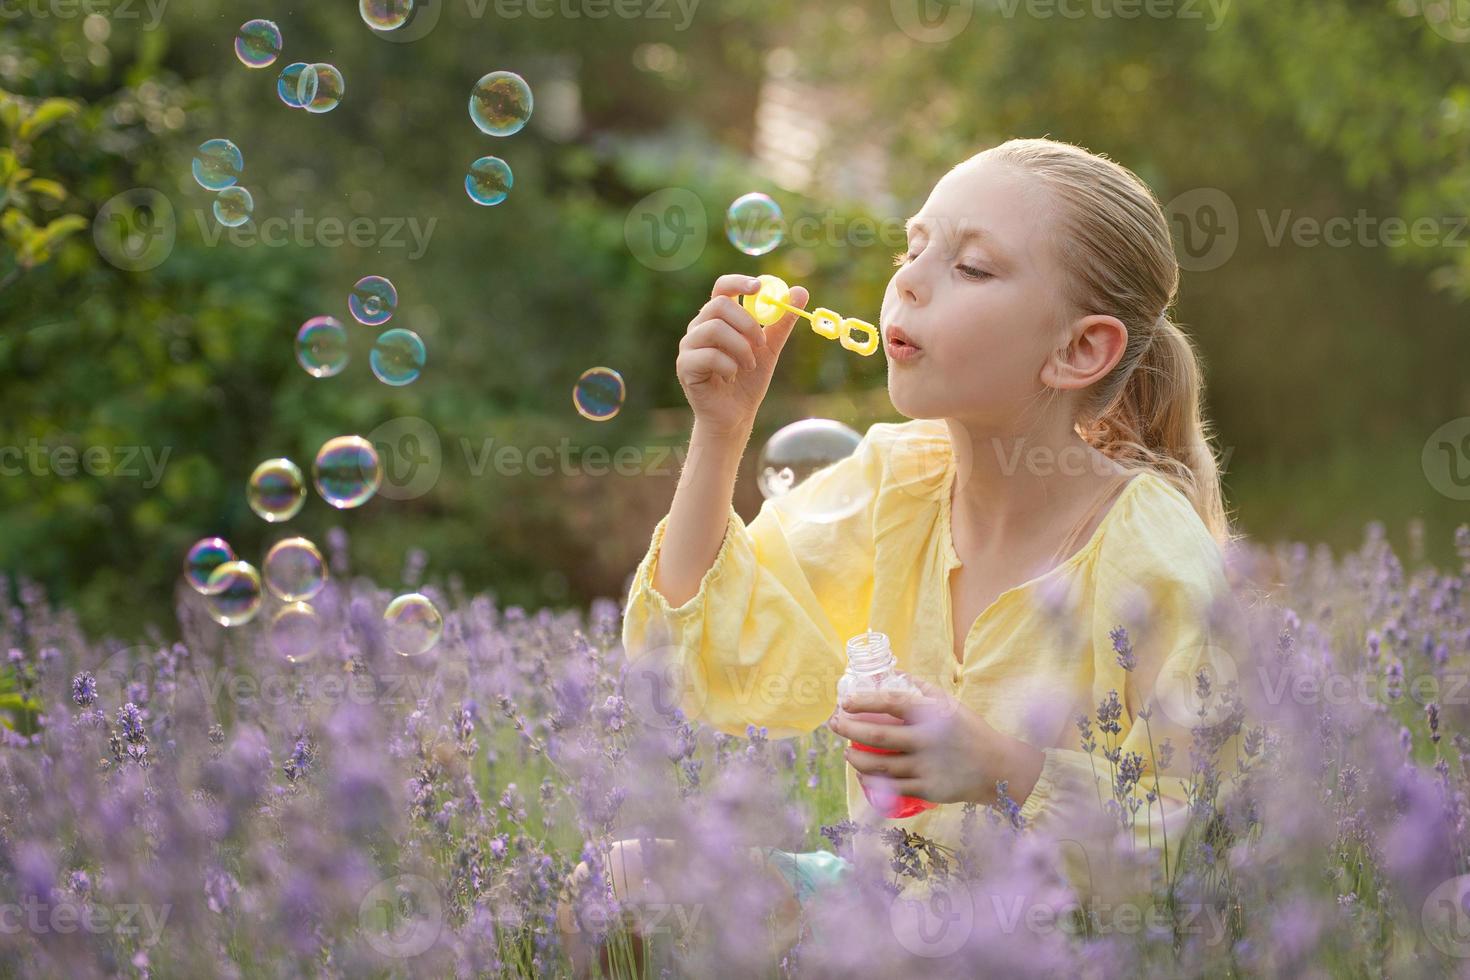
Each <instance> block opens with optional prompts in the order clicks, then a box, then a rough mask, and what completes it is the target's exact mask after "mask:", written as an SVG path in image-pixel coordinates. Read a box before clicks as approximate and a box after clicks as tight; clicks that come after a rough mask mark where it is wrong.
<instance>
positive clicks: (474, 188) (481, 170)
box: [464, 157, 513, 205]
mask: <svg viewBox="0 0 1470 980" xmlns="http://www.w3.org/2000/svg"><path fill="white" fill-rule="evenodd" d="M512 182H513V178H512V176H511V172H510V165H509V164H507V163H506V162H505V161H504V160H502V159H500V157H480V159H478V160H476V161H475V162H474V163H472V164H470V172H469V173H468V174H467V175H466V176H465V179H464V189H465V191H466V192H467V193H468V194H469V195H470V200H471V201H474V202H475V203H476V204H484V205H490V204H499V203H500V202H501V201H503V200H505V197H506V195H507V194H508V193H510V185H511V183H512Z"/></svg>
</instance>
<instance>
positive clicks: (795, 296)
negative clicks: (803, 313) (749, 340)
mask: <svg viewBox="0 0 1470 980" xmlns="http://www.w3.org/2000/svg"><path fill="white" fill-rule="evenodd" d="M809 299H811V294H810V293H808V292H807V291H806V287H805V286H792V287H791V295H790V297H789V298H788V301H789V302H790V303H791V305H792V306H799V307H801V308H802V309H806V304H807V300H809ZM801 319H802V318H801V317H798V316H797V315H796V314H795V313H787V314H786V315H785V316H783V317H782V318H781V319H779V320H777V321H776V322H775V323H773V324H771V325H770V326H769V327H767V328H766V343H767V344H769V345H770V348H771V350H772V351H774V352H775V353H776V356H777V357H779V356H780V355H781V351H782V350H783V349H784V348H785V347H786V341H787V340H789V339H790V338H791V334H792V332H793V331H794V330H795V329H796V323H797V321H798V320H801Z"/></svg>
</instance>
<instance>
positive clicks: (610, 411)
mask: <svg viewBox="0 0 1470 980" xmlns="http://www.w3.org/2000/svg"><path fill="white" fill-rule="evenodd" d="M627 393H628V389H627V386H626V385H624V384H623V376H622V375H621V374H619V373H618V372H616V371H614V370H613V369H612V368H608V367H595V368H588V369H587V370H585V371H583V372H582V376H581V377H580V378H578V379H577V383H576V385H575V386H574V387H573V388H572V404H573V405H575V406H576V407H577V412H578V413H579V414H581V416H582V417H583V418H585V419H591V420H592V421H594V422H606V421H607V420H608V419H610V418H612V417H613V416H615V415H617V414H618V411H619V409H621V408H622V407H623V398H624V396H626V395H627Z"/></svg>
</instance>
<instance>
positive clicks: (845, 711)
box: [827, 676, 1043, 804]
mask: <svg viewBox="0 0 1470 980" xmlns="http://www.w3.org/2000/svg"><path fill="white" fill-rule="evenodd" d="M909 679H910V680H912V681H913V682H914V684H915V686H917V687H918V688H919V690H920V691H921V692H922V693H923V697H914V696H912V695H903V694H896V693H877V692H874V693H859V694H855V695H852V696H851V697H849V698H847V699H846V700H845V701H843V702H842V703H841V704H839V705H838V710H837V711H836V712H834V713H833V715H832V717H831V718H830V719H828V721H827V727H828V728H830V729H831V730H832V731H834V732H836V733H837V734H838V735H840V736H842V737H843V738H845V739H847V740H849V741H851V742H861V743H862V744H864V745H871V746H873V747H874V748H879V749H889V750H890V751H893V752H895V753H896V754H894V755H885V754H883V753H880V752H864V751H863V750H862V749H858V748H854V747H853V746H851V745H849V746H847V747H846V748H845V749H844V750H843V758H844V759H846V760H847V762H848V764H849V765H851V766H852V767H853V768H854V769H856V770H857V772H858V778H859V779H860V780H861V779H864V777H874V776H877V777H882V778H885V779H886V780H887V782H886V783H885V784H884V785H885V788H886V789H888V790H889V791H891V792H893V793H896V794H899V795H903V796H917V797H919V798H920V799H924V800H929V801H930V802H932V803H963V802H974V803H980V804H988V803H994V802H995V801H996V799H997V798H998V797H997V795H996V791H995V784H996V781H997V780H1001V779H1004V780H1006V781H1007V783H1008V784H1009V785H1008V786H1007V795H1008V796H1009V797H1010V798H1011V799H1013V800H1015V801H1016V802H1017V803H1022V802H1024V801H1025V799H1026V797H1027V796H1029V795H1030V794H1031V788H1032V787H1033V786H1034V785H1035V784H1036V778H1037V776H1039V775H1040V773H1041V763H1042V760H1043V756H1042V753H1041V750H1040V749H1038V748H1036V747H1035V746H1032V745H1029V744H1028V743H1026V742H1022V741H1021V740H1020V739H1016V738H1011V737H1010V736H1008V735H1003V734H1001V733H1000V732H998V731H996V730H995V729H994V728H993V727H991V725H990V723H989V722H987V721H986V720H985V719H984V718H982V717H980V715H979V714H977V713H976V712H975V711H974V710H973V709H971V708H969V707H967V706H966V705H964V704H962V703H961V702H960V701H959V700H957V699H956V698H955V697H953V696H952V695H951V694H950V693H949V692H948V691H945V690H943V689H942V688H939V687H936V686H935V685H933V684H931V683H929V682H928V681H925V680H923V679H922V678H918V677H912V676H910V678H909ZM867 711H880V712H886V713H888V714H891V715H895V716H897V717H898V718H900V719H902V720H903V722H904V723H903V724H901V725H885V724H876V723H873V722H866V721H858V720H856V719H853V718H850V717H847V715H850V714H858V713H861V712H867Z"/></svg>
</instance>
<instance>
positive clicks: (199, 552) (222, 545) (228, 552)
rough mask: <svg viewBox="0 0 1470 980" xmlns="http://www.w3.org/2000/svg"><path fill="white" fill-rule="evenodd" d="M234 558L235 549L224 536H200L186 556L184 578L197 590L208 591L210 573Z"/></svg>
mask: <svg viewBox="0 0 1470 980" xmlns="http://www.w3.org/2000/svg"><path fill="white" fill-rule="evenodd" d="M234 560H235V549H233V548H231V547H230V543H229V542H228V541H226V540H225V539H224V538H200V539H199V540H198V541H195V542H194V546H193V547H192V548H190V549H189V553H188V554H186V555H185V556H184V579H185V580H186V581H187V582H188V583H189V585H190V586H191V587H193V589H194V591H195V592H206V591H207V589H208V586H209V576H210V573H212V572H213V571H214V570H215V569H216V568H218V567H220V566H221V565H223V564H224V563H225V562H230V561H234Z"/></svg>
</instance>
